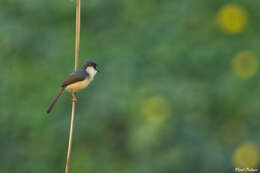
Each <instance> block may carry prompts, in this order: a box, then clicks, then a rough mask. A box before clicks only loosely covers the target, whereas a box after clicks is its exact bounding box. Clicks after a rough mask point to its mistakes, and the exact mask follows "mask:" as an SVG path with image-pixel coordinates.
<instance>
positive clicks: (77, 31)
mask: <svg viewBox="0 0 260 173" xmlns="http://www.w3.org/2000/svg"><path fill="white" fill-rule="evenodd" d="M79 40H80V0H76V35H75V71H76V70H77V68H78V59H79ZM76 100H77V99H76V98H75V95H74V94H73V100H72V111H71V121H70V135H69V144H68V152H67V162H66V169H65V173H69V167H70V154H71V146H72V136H73V129H74V114H75V104H76Z"/></svg>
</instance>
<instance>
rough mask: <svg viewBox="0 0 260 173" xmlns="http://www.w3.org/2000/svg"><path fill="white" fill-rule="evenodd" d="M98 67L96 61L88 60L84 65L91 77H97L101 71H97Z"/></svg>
mask: <svg viewBox="0 0 260 173" xmlns="http://www.w3.org/2000/svg"><path fill="white" fill-rule="evenodd" d="M97 66H98V64H97V63H95V62H94V61H90V60H87V61H86V62H85V63H84V65H83V68H84V70H85V71H86V72H87V73H89V74H90V75H91V76H93V77H94V76H95V74H96V73H97V72H99V70H98V69H97Z"/></svg>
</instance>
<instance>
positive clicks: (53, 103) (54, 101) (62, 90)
mask: <svg viewBox="0 0 260 173" xmlns="http://www.w3.org/2000/svg"><path fill="white" fill-rule="evenodd" d="M64 90H65V87H62V88H61V90H60V92H59V93H58V95H57V96H56V97H55V98H54V99H53V101H52V102H51V105H50V106H49V108H48V110H47V113H50V112H51V110H52V108H53V106H54V105H55V103H56V102H57V100H58V99H59V97H60V96H61V95H62V93H63V92H64Z"/></svg>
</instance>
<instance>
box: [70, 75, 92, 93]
mask: <svg viewBox="0 0 260 173" xmlns="http://www.w3.org/2000/svg"><path fill="white" fill-rule="evenodd" d="M90 82H91V79H90V78H89V77H87V78H86V79H84V80H83V81H79V82H75V83H73V84H70V85H68V86H67V87H66V90H68V91H70V92H72V91H73V92H76V91H79V90H82V89H84V88H86V87H87V86H88V85H89V83H90Z"/></svg>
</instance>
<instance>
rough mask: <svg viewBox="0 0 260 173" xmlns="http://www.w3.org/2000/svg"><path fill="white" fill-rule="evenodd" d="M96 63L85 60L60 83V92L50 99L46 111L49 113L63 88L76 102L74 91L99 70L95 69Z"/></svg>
mask: <svg viewBox="0 0 260 173" xmlns="http://www.w3.org/2000/svg"><path fill="white" fill-rule="evenodd" d="M97 66H98V64H96V63H95V62H94V61H91V60H86V61H85V63H84V64H83V65H82V66H81V67H80V68H79V69H78V70H77V71H75V72H73V73H71V74H70V75H69V76H68V77H67V78H66V79H65V80H64V82H63V83H62V85H61V89H60V92H59V93H58V94H57V96H56V97H55V98H54V99H53V100H52V102H51V104H50V106H49V108H48V110H47V113H48V114H49V113H50V112H51V110H52V108H53V107H54V105H55V104H56V102H57V100H58V99H59V97H60V96H61V95H62V94H63V93H64V91H65V90H67V91H69V92H70V93H71V95H72V97H73V102H77V98H76V96H75V92H78V91H80V90H82V89H84V88H86V87H87V86H88V85H89V84H90V83H91V81H92V80H93V79H94V77H95V75H96V73H97V72H99V70H98V69H97Z"/></svg>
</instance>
